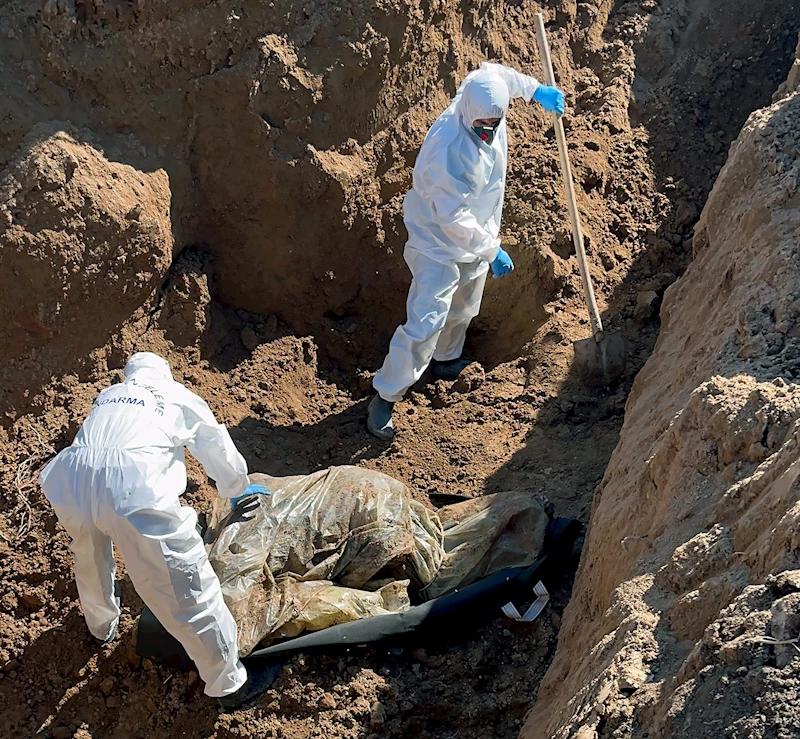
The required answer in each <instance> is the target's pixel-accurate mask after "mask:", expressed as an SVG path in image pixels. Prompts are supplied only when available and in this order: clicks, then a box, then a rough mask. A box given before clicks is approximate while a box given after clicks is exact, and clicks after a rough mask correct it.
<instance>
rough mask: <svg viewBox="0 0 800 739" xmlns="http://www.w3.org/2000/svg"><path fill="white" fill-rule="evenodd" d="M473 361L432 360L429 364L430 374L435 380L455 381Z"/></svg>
mask: <svg viewBox="0 0 800 739" xmlns="http://www.w3.org/2000/svg"><path fill="white" fill-rule="evenodd" d="M473 361H474V360H472V359H450V360H448V361H447V362H439V361H437V360H435V359H434V360H433V361H432V362H431V372H433V376H434V377H435V378H436V379H437V380H455V379H457V378H458V376H459V375H460V374H461V373H462V372H463V371H464V370H465V369H466V368H467V367H469V366H470V365H471V364H472V363H473Z"/></svg>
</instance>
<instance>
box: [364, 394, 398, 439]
mask: <svg viewBox="0 0 800 739" xmlns="http://www.w3.org/2000/svg"><path fill="white" fill-rule="evenodd" d="M392 410H394V403H390V402H389V401H388V400H384V399H383V398H382V397H381V396H380V395H376V396H375V397H374V398H373V399H372V400H370V402H369V407H368V408H367V428H368V429H369V432H370V433H371V434H372V435H373V436H377V437H378V438H379V439H391V438H392V437H393V436H394V423H393V422H392Z"/></svg>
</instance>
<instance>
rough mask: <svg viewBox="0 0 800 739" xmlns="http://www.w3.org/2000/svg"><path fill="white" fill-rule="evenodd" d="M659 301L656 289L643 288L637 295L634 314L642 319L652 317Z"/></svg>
mask: <svg viewBox="0 0 800 739" xmlns="http://www.w3.org/2000/svg"><path fill="white" fill-rule="evenodd" d="M657 303H658V293H657V292H656V291H655V290H643V291H642V292H640V293H638V294H637V295H636V308H635V309H634V312H633V315H634V316H635V317H636V318H638V319H640V320H643V319H647V318H650V317H651V316H652V315H653V313H654V312H655V309H656V305H657Z"/></svg>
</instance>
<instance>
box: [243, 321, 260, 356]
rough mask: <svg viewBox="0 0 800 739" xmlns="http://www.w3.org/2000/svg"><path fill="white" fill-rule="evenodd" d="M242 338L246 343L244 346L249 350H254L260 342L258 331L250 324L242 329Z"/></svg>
mask: <svg viewBox="0 0 800 739" xmlns="http://www.w3.org/2000/svg"><path fill="white" fill-rule="evenodd" d="M241 339H242V344H244V348H245V349H247V351H249V352H251V351H253V350H254V349H255V348H256V347H257V346H258V344H259V341H258V336H256V332H255V331H253V329H252V328H250V326H245V327H244V328H243V329H242V333H241Z"/></svg>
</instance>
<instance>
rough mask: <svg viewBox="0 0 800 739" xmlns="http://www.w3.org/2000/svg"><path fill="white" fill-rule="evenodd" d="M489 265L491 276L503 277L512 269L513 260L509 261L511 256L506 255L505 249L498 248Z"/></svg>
mask: <svg viewBox="0 0 800 739" xmlns="http://www.w3.org/2000/svg"><path fill="white" fill-rule="evenodd" d="M490 266H491V268H492V277H494V278H495V279H496V278H498V277H505V276H506V275H507V274H508V273H509V272H511V271H513V269H514V262H512V261H511V257H510V256H508V252H507V251H505V250H503V249H500V251H499V252H497V256H496V257H495V260H494V261H493V262H492V264H491V265H490Z"/></svg>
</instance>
